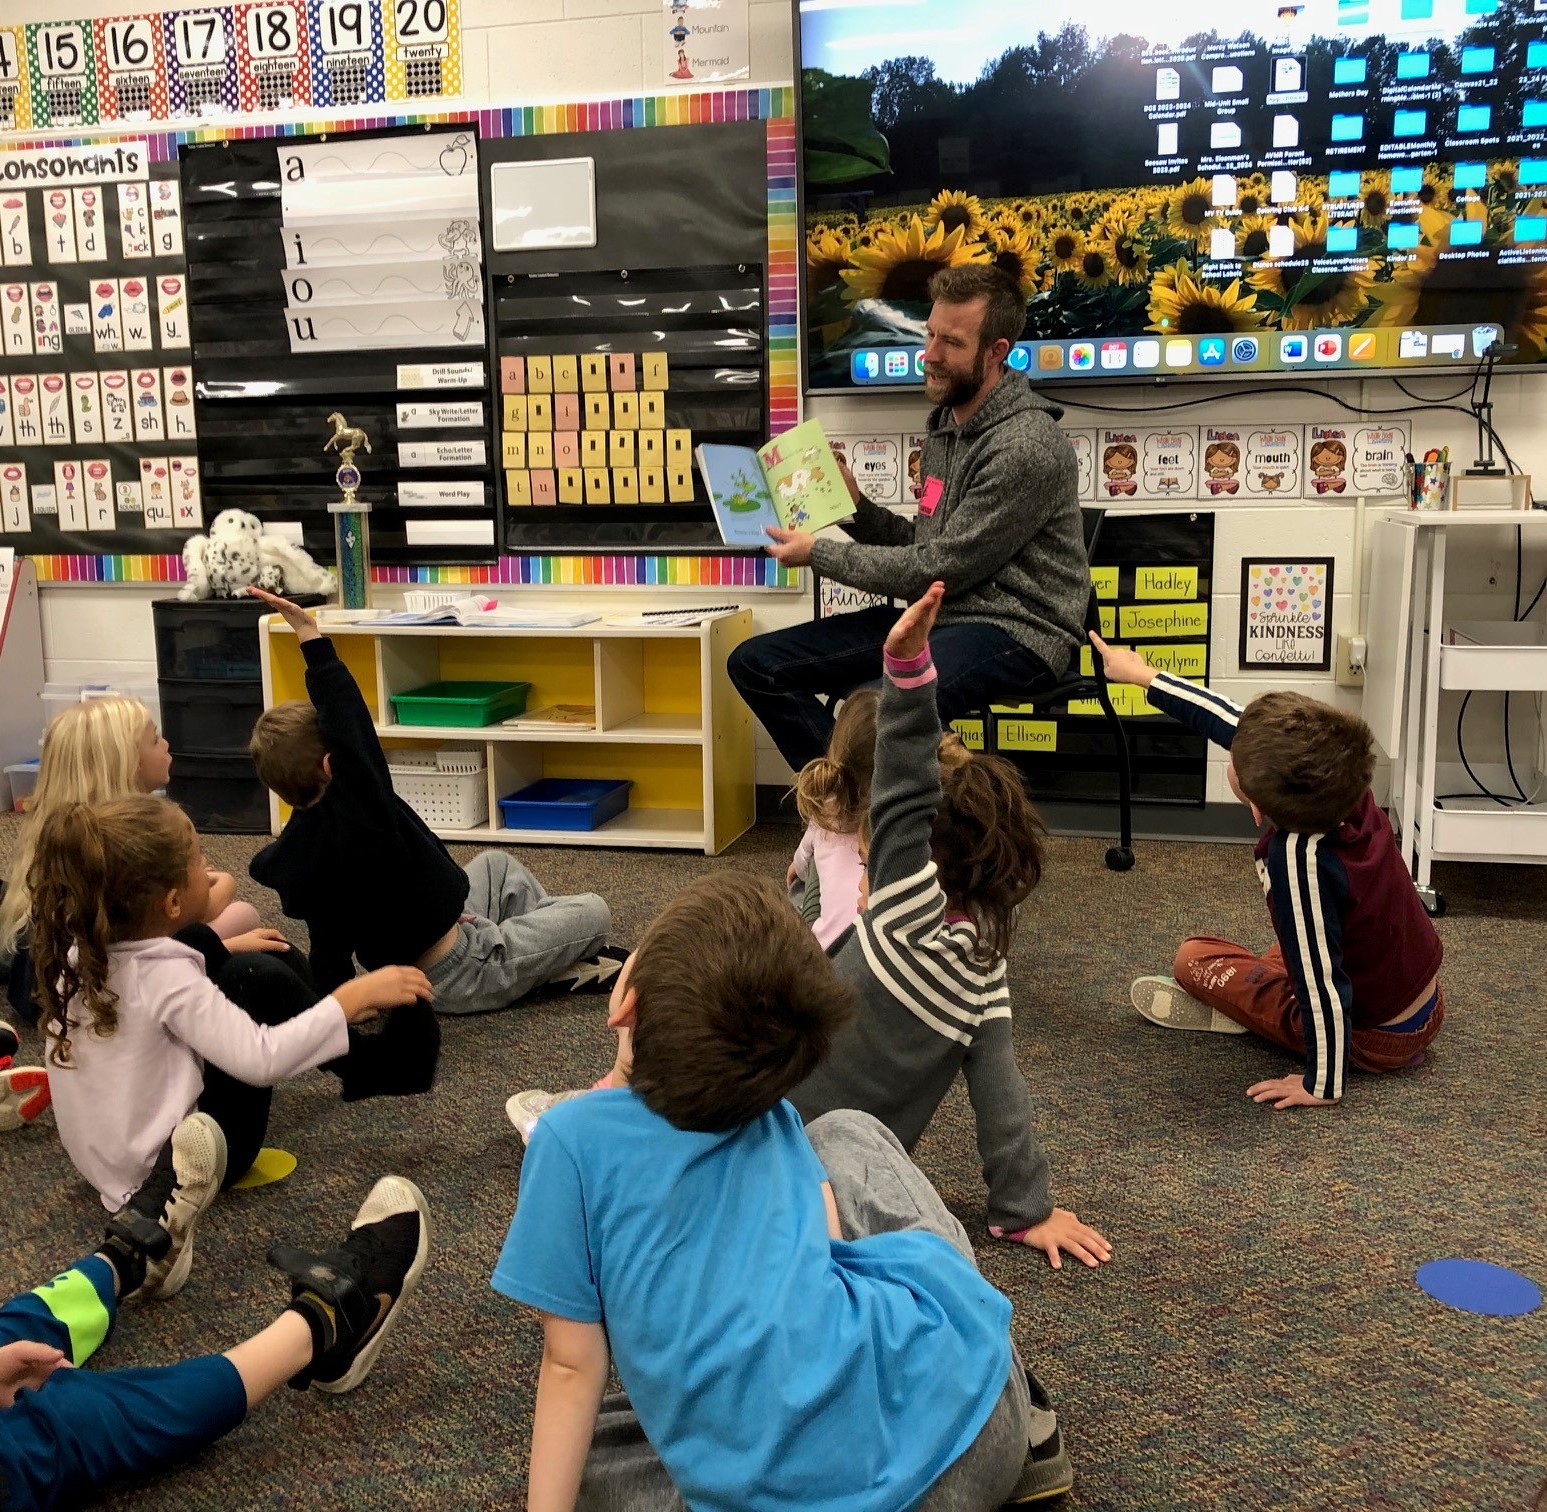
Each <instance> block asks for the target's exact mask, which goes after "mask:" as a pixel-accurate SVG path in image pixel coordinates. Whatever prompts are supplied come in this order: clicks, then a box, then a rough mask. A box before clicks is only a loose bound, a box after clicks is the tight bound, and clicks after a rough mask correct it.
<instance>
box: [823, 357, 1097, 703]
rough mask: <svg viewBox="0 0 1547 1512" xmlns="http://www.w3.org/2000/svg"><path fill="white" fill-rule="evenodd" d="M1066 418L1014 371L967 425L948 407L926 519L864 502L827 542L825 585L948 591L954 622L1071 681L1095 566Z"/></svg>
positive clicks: (926, 458) (940, 414)
mask: <svg viewBox="0 0 1547 1512" xmlns="http://www.w3.org/2000/svg"><path fill="white" fill-rule="evenodd" d="M1062 414H1063V411H1062V410H1061V409H1059V408H1058V406H1057V405H1055V404H1052V403H1050V402H1049V401H1048V400H1046V399H1044V398H1043V397H1042V396H1041V395H1040V394H1036V393H1033V392H1032V390H1031V387H1030V385H1028V384H1027V382H1026V380H1025V378H1023V377H1022V376H1021V375H1020V374H1019V373H1006V374H1005V375H1004V377H1003V378H1001V379H1000V380H999V382H998V383H997V384H996V385H995V386H994V388H993V389H992V390H991V391H990V393H989V396H988V398H987V399H985V400H984V401H983V405H982V407H981V408H980V409H979V410H978V411H977V413H976V414H974V415H973V416H972V417H971V418H970V419H969V420H968V421H967V423H966V424H965V425H963V426H958V425H957V424H956V422H955V420H954V419H953V418H952V413H951V411H950V409H948V408H947V407H946V406H944V405H942V406H940V407H939V408H938V409H936V410H935V411H934V412H933V413H932V414H931V415H930V417H929V436H928V439H927V440H926V441H925V443H924V454H923V456H922V457H921V458H920V472H919V476H920V478H921V479H922V480H923V483H924V490H925V492H924V497H923V499H922V500H921V501H920V507H919V514H918V518H917V519H916V520H907V519H903V518H902V517H901V516H899V515H895V514H893V513H892V512H891V511H890V510H888V509H883V508H882V507H881V506H880V505H877V504H872V503H870V502H869V500H862V501H861V502H860V503H859V504H858V506H857V508H856V514H855V517H854V519H853V520H852V521H850V522H849V524H847V525H846V526H845V527H844V529H845V530H846V531H847V532H848V534H849V535H850V536H851V537H853V539H852V540H848V541H840V540H836V539H822V540H818V541H817V542H816V544H815V546H814V547H813V548H812V552H811V565H812V566H813V567H815V568H816V570H817V571H818V572H820V573H821V574H822V575H823V576H824V577H830V578H834V579H836V580H837V581H838V582H840V583H847V584H848V585H849V586H850V587H853V588H861V589H864V590H866V591H867V592H870V593H884V594H887V595H889V596H890V597H892V598H901V599H906V600H908V601H909V602H910V603H911V602H912V601H913V600H914V599H916V598H919V597H921V596H922V594H923V593H924V590H925V589H927V588H928V587H929V585H930V584H931V583H933V582H936V581H940V582H943V583H944V584H945V604H944V607H943V608H942V610H941V613H940V623H941V624H942V625H952V624H964V623H982V624H990V625H997V626H998V627H999V629H1001V630H1003V631H1004V632H1005V633H1006V634H1007V635H1009V636H1010V637H1011V638H1012V639H1014V640H1016V641H1018V642H1019V643H1020V644H1021V645H1023V646H1025V647H1027V648H1028V649H1029V650H1031V651H1034V652H1035V653H1036V654H1037V655H1038V656H1040V657H1041V658H1042V660H1043V661H1045V662H1046V663H1047V664H1048V666H1049V667H1050V668H1051V669H1052V671H1053V673H1054V675H1055V676H1061V675H1062V674H1063V672H1064V670H1065V669H1066V668H1067V667H1068V665H1069V661H1070V658H1071V657H1072V656H1073V654H1074V651H1075V648H1076V647H1078V646H1079V645H1080V644H1081V643H1082V642H1083V640H1084V638H1085V628H1084V627H1085V606H1086V604H1087V602H1088V601H1089V598H1090V566H1089V563H1088V562H1087V560H1086V556H1085V536H1084V530H1083V527H1082V524H1081V520H1080V503H1079V489H1078V466H1077V464H1076V461H1075V456H1074V448H1073V447H1072V446H1071V445H1070V444H1069V440H1068V438H1067V437H1066V436H1065V435H1064V434H1063V432H1062V431H1060V430H1059V429H1058V426H1057V425H1056V424H1055V423H1054V422H1055V421H1056V420H1057V419H1058V417H1059V416H1060V415H1062Z"/></svg>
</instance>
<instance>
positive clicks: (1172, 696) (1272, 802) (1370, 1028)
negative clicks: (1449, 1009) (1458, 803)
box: [1091, 635, 1445, 1108]
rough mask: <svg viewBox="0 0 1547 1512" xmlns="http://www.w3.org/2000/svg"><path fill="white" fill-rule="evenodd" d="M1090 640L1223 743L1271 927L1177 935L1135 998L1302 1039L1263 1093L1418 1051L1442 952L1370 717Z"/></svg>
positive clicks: (1323, 1095)
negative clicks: (1262, 936) (1173, 668)
mask: <svg viewBox="0 0 1547 1512" xmlns="http://www.w3.org/2000/svg"><path fill="white" fill-rule="evenodd" d="M1091 641H1092V642H1093V643H1094V645H1095V647H1096V649H1097V650H1098V651H1099V652H1100V653H1101V658H1102V660H1103V662H1104V663H1105V664H1106V672H1107V677H1108V678H1109V679H1110V680H1111V681H1113V682H1127V683H1136V684H1137V685H1138V686H1139V687H1142V688H1145V689H1147V690H1148V695H1149V699H1150V702H1151V703H1153V704H1154V705H1155V707H1156V708H1157V709H1159V710H1160V711H1161V712H1162V713H1165V714H1169V715H1170V716H1171V717H1172V718H1173V719H1176V720H1179V721H1180V722H1181V723H1182V724H1185V725H1186V726H1188V728H1189V729H1192V730H1195V731H1196V732H1197V733H1198V734H1200V735H1203V736H1206V737H1207V738H1208V739H1209V740H1211V741H1213V742H1214V743H1215V744H1216V745H1220V746H1223V747H1225V749H1227V750H1228V751H1229V752H1230V758H1231V760H1230V766H1229V768H1228V775H1229V778H1230V787H1231V790H1232V791H1233V792H1234V793H1235V795H1236V797H1237V798H1239V799H1240V800H1241V802H1242V803H1244V804H1246V805H1247V806H1248V807H1249V808H1250V809H1251V811H1252V817H1253V818H1254V819H1256V820H1257V822H1258V823H1259V824H1261V825H1263V826H1264V829H1263V834H1262V837H1261V839H1259V840H1258V842H1257V850H1256V859H1257V874H1258V876H1259V878H1260V879H1261V881H1262V887H1263V891H1264V893H1265V894H1266V895H1267V900H1268V913H1269V915H1270V917H1271V918H1272V921H1273V932H1274V934H1275V935H1277V937H1278V942H1277V944H1276V945H1274V946H1273V948H1272V949H1271V950H1269V951H1268V952H1267V953H1266V954H1265V955H1261V956H1259V955H1257V954H1256V953H1255V952H1253V951H1251V950H1248V949H1247V948H1246V947H1245V946H1243V945H1236V944H1233V943H1232V942H1231V941H1229V940H1219V939H1215V938H1213V937H1212V936H1200V937H1197V938H1193V939H1189V940H1184V941H1183V942H1182V945H1181V948H1180V949H1179V950H1178V951H1177V956H1176V963H1175V967H1174V973H1175V974H1174V975H1173V976H1169V977H1163V976H1148V977H1140V978H1139V979H1138V980H1137V981H1136V982H1135V983H1134V984H1133V989H1132V997H1133V1005H1134V1007H1135V1008H1137V1009H1138V1010H1139V1012H1140V1013H1142V1014H1143V1015H1144V1017H1145V1018H1147V1019H1149V1020H1150V1022H1151V1023H1155V1024H1161V1025H1163V1026H1165V1027H1166V1028H1171V1029H1211V1030H1214V1031H1215V1032H1217V1033H1224V1034H1245V1033H1246V1032H1247V1031H1251V1032H1252V1033H1254V1034H1258V1035H1260V1036H1261V1037H1262V1038H1264V1039H1266V1040H1269V1041H1271V1042H1272V1043H1273V1044H1275V1045H1281V1046H1282V1047H1283V1048H1284V1049H1286V1050H1290V1051H1293V1052H1294V1053H1295V1054H1297V1055H1301V1054H1303V1055H1304V1057H1305V1071H1304V1073H1303V1074H1299V1073H1296V1074H1292V1075H1289V1076H1279V1077H1271V1078H1269V1079H1268V1080H1266V1081H1259V1082H1254V1083H1253V1084H1252V1085H1251V1086H1250V1087H1248V1088H1247V1089H1246V1095H1247V1096H1248V1097H1250V1098H1251V1099H1252V1100H1253V1101H1254V1102H1259V1103H1269V1104H1271V1105H1272V1106H1273V1107H1275V1108H1320V1107H1328V1106H1331V1105H1332V1104H1334V1103H1336V1102H1338V1101H1339V1100H1340V1099H1341V1098H1342V1096H1343V1093H1344V1090H1345V1083H1346V1079H1347V1073H1348V1067H1349V1066H1353V1067H1354V1068H1355V1069H1356V1070H1360V1071H1396V1070H1399V1069H1401V1068H1402V1067H1404V1066H1411V1065H1416V1064H1418V1063H1419V1062H1420V1061H1422V1059H1423V1051H1424V1047H1425V1046H1427V1045H1428V1043H1429V1042H1430V1040H1432V1039H1433V1038H1434V1036H1435V1035H1436V1034H1438V1033H1439V1031H1440V1025H1441V1024H1442V1023H1443V1022H1444V1019H1445V994H1444V993H1443V992H1442V991H1441V990H1440V983H1439V969H1440V958H1441V955H1442V953H1443V952H1442V949H1441V946H1440V939H1439V936H1438V935H1437V934H1436V933H1435V931H1434V926H1433V924H1431V923H1430V922H1429V918H1428V915H1427V914H1425V913H1424V910H1423V904H1422V902H1421V901H1420V900H1419V897H1418V891H1417V889H1416V888H1415V887H1414V886H1413V882H1412V878H1411V876H1410V875H1409V874H1408V870H1407V867H1406V866H1405V865H1404V864H1403V862H1402V856H1401V853H1400V852H1399V851H1398V850H1397V844H1396V837H1395V836H1394V835H1393V834H1392V831H1391V825H1390V823H1389V822H1388V820H1387V818H1386V815H1385V813H1384V812H1383V811H1382V809H1381V808H1380V806H1379V805H1378V804H1377V803H1376V801H1375V795H1374V794H1373V793H1372V792H1371V791H1370V778H1371V776H1372V775H1373V773H1374V770H1375V747H1374V740H1373V737H1372V736H1371V734H1370V729H1369V726H1368V725H1366V724H1365V722H1364V721H1363V720H1362V719H1360V718H1358V717H1357V716H1356V715H1353V714H1349V713H1346V712H1344V711H1343V710H1341V709H1335V708H1333V707H1331V706H1330V705H1328V704H1324V703H1319V702H1317V701H1316V700H1315V699H1313V698H1306V697H1305V696H1304V695H1303V694H1299V693H1284V692H1274V693H1264V694H1263V695H1262V696H1261V697H1260V698H1254V699H1253V700H1252V701H1251V703H1249V704H1248V705H1247V706H1246V707H1245V708H1244V709H1243V708H1241V707H1240V706H1239V705H1238V704H1234V703H1232V702H1231V701H1230V700H1229V699H1228V698H1225V697H1224V696H1223V695H1222V694H1219V693H1215V692H1213V691H1211V690H1210V689H1208V688H1204V687H1199V686H1197V685H1196V684H1193V683H1189V682H1184V681H1183V680H1182V679H1181V678H1179V677H1172V676H1171V675H1170V674H1169V673H1166V672H1156V671H1155V669H1154V668H1153V667H1151V666H1149V665H1148V663H1146V662H1145V660H1144V658H1143V657H1142V656H1140V655H1139V654H1138V653H1137V652H1135V651H1130V650H1127V649H1125V648H1123V647H1118V646H1108V645H1107V644H1106V643H1105V642H1104V641H1102V640H1101V638H1100V637H1099V636H1096V635H1092V636H1091Z"/></svg>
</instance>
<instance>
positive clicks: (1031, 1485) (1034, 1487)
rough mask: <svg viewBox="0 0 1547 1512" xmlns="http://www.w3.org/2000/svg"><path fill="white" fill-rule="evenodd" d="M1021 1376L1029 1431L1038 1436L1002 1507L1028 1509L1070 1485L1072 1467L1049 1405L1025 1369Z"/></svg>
mask: <svg viewBox="0 0 1547 1512" xmlns="http://www.w3.org/2000/svg"><path fill="white" fill-rule="evenodd" d="M1025 1375H1026V1388H1027V1390H1028V1391H1029V1393H1030V1394H1031V1406H1032V1413H1031V1421H1032V1432H1033V1434H1040V1437H1037V1438H1036V1439H1035V1440H1034V1441H1033V1443H1032V1445H1031V1447H1030V1448H1029V1449H1028V1450H1027V1451H1026V1464H1025V1467H1024V1468H1023V1469H1022V1470H1021V1478H1020V1479H1019V1480H1018V1481H1016V1483H1015V1489H1014V1490H1013V1491H1012V1492H1011V1493H1010V1497H1009V1500H1008V1501H1006V1502H1005V1504H1004V1505H1005V1506H1006V1507H1029V1506H1031V1505H1032V1503H1034V1502H1044V1501H1052V1499H1053V1498H1054V1497H1055V1496H1062V1495H1063V1494H1064V1493H1065V1492H1066V1491H1068V1490H1069V1489H1070V1487H1071V1486H1073V1485H1074V1467H1073V1466H1072V1465H1071V1464H1070V1463H1069V1451H1068V1450H1067V1449H1065V1448H1064V1436H1063V1434H1062V1433H1061V1432H1060V1431H1059V1428H1058V1417H1057V1415H1056V1414H1055V1413H1054V1411H1053V1404H1052V1403H1051V1402H1050V1401H1049V1400H1048V1395H1047V1392H1045V1391H1044V1390H1043V1389H1042V1385H1041V1383H1040V1382H1039V1381H1038V1380H1037V1378H1036V1377H1035V1376H1034V1375H1033V1374H1032V1373H1031V1372H1030V1371H1029V1370H1028V1371H1026V1372H1025ZM1050 1422H1051V1431H1049V1427H1048V1425H1049V1423H1050Z"/></svg>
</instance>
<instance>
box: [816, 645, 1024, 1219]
mask: <svg viewBox="0 0 1547 1512" xmlns="http://www.w3.org/2000/svg"><path fill="white" fill-rule="evenodd" d="M902 681H903V682H904V683H905V684H908V685H907V686H898V683H897V682H895V681H894V680H893V676H892V670H891V668H890V666H889V667H888V675H887V677H886V678H885V679H884V680H883V682H882V685H881V708H880V713H879V716H878V719H877V725H876V771H875V779H874V782H873V783H872V785H871V797H870V851H869V855H868V857H867V858H866V867H867V870H868V871H869V874H870V897H869V902H868V903H867V904H866V907H865V910H864V912H863V913H861V914H860V916H859V919H858V920H857V922H856V923H855V924H854V925H852V926H851V927H850V928H849V929H848V930H847V931H846V932H845V933H844V934H843V935H841V936H840V937H839V938H838V939H837V940H835V941H834V942H833V944H832V946H831V947H830V948H829V950H828V955H830V956H831V957H832V960H833V965H834V966H835V967H836V968H837V972H838V975H839V976H840V977H842V978H843V980H844V981H846V982H847V983H849V985H850V986H851V987H853V989H854V992H855V996H856V998H857V1000H858V1001H857V1005H856V1006H857V1012H856V1014H855V1017H854V1018H853V1020H851V1022H850V1023H849V1024H848V1025H847V1026H846V1027H845V1028H844V1029H843V1030H841V1031H840V1032H839V1034H838V1035H837V1037H836V1039H835V1040H834V1042H833V1047H832V1050H831V1052H830V1053H829V1055H828V1057H827V1059H826V1060H824V1061H823V1062H822V1063H821V1065H819V1066H818V1067H817V1068H816V1070H815V1071H813V1072H812V1074H811V1075H810V1076H808V1077H807V1078H806V1080H805V1081H803V1082H802V1083H801V1084H800V1086H798V1087H797V1088H796V1089H795V1090H794V1091H793V1092H792V1093H790V1101H791V1102H792V1103H794V1104H795V1106H796V1108H798V1109H799V1110H800V1116H801V1117H802V1118H803V1119H805V1120H806V1122H808V1123H809V1122H810V1121H811V1120H812V1119H813V1118H818V1117H820V1116H821V1115H822V1114H823V1113H830V1112H832V1111H833V1110H834V1109H835V1108H857V1109H859V1110H860V1111H861V1112H864V1113H869V1114H871V1115H872V1116H873V1117H875V1118H878V1119H880V1121H881V1122H882V1123H884V1124H885V1125H886V1126H887V1128H889V1129H890V1130H891V1131H892V1133H893V1134H895V1135H896V1136H897V1138H898V1139H899V1140H901V1142H902V1143H903V1145H904V1146H905V1147H906V1148H907V1149H909V1150H911V1149H912V1148H913V1146H914V1145H915V1144H917V1143H918V1140H919V1137H920V1136H921V1135H922V1134H923V1132H924V1130H925V1128H926V1127H928V1124H929V1121H930V1119H931V1118H933V1117H934V1114H935V1109H936V1108H938V1107H939V1106H940V1101H941V1099H942V1098H943V1097H944V1096H945V1094H946V1093H947V1092H948V1091H949V1090H950V1087H951V1083H952V1082H954V1081H955V1080H956V1073H957V1072H958V1071H960V1072H961V1073H962V1074H963V1075H964V1076H965V1078H966V1081H967V1095H968V1096H969V1097H970V1098H971V1099H972V1113H973V1120H974V1122H975V1124H976V1125H977V1136H978V1153H979V1156H980V1157H981V1159H982V1162H983V1175H984V1178H985V1179H986V1181H987V1182H988V1222H989V1225H990V1227H995V1228H1002V1229H1004V1230H1005V1231H1006V1232H1007V1233H1014V1232H1018V1231H1019V1230H1021V1229H1024V1228H1030V1227H1031V1226H1032V1225H1033V1224H1037V1223H1041V1222H1042V1221H1043V1219H1045V1218H1046V1217H1047V1216H1048V1215H1049V1214H1050V1213H1051V1212H1052V1210H1053V1201H1052V1198H1051V1197H1050V1196H1049V1193H1048V1170H1047V1157H1046V1156H1045V1155H1044V1154H1043V1152H1042V1146H1041V1144H1040V1142H1039V1141H1038V1139H1037V1133H1036V1128H1035V1126H1034V1122H1033V1113H1032V1105H1031V1093H1030V1091H1029V1090H1028V1089H1027V1086H1026V1078H1025V1077H1024V1076H1023V1075H1022V1074H1021V1068H1020V1066H1019V1065H1018V1064H1017V1063H1016V1059H1015V1045H1014V1041H1013V1039H1012V1037H1011V1033H1010V1027H1011V1026H1010V988H1009V984H1008V982H1007V980H1006V972H1005V963H1004V961H1003V959H998V960H993V959H985V958H984V956H983V955H982V954H981V953H980V951H979V947H978V932H977V929H976V928H975V927H974V925H973V924H972V922H971V921H970V920H968V919H962V918H952V917H948V916H947V912H946V897H945V893H944V891H943V890H942V889H941V886H940V879H939V875H938V873H937V871H936V868H935V862H934V859H933V857H932V855H931V853H930V834H931V831H932V830H933V828H934V822H935V815H936V813H937V812H938V810H939V807H940V757H939V750H940V716H939V712H938V710H937V708H936V704H935V676H934V671H933V668H930V669H929V670H928V672H927V674H918V675H914V676H910V677H904V678H903V679H902Z"/></svg>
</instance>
